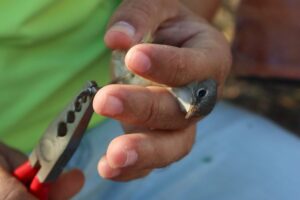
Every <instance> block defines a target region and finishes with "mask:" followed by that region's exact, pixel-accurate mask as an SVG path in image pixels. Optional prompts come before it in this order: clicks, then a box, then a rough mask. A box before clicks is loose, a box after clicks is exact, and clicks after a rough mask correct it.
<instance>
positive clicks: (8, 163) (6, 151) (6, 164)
mask: <svg viewBox="0 0 300 200" xmlns="http://www.w3.org/2000/svg"><path fill="white" fill-rule="evenodd" d="M26 160H27V157H26V156H25V155H24V154H22V153H20V152H18V151H16V150H14V149H12V148H9V147H8V146H6V145H4V144H1V143H0V199H2V200H15V199H23V200H34V199H36V198H35V197H34V196H33V195H32V194H30V193H29V192H28V191H27V188H26V187H25V186H24V185H23V184H22V183H21V182H19V181H18V180H17V179H16V178H15V177H14V176H12V172H13V170H14V169H16V168H17V167H18V166H20V165H21V164H23V163H24V162H25V161H26ZM83 182H84V177H83V174H82V172H81V171H79V170H72V171H69V172H66V173H64V174H62V175H61V176H60V177H59V178H58V180H57V181H55V182H54V183H53V185H52V187H51V189H50V193H49V195H50V196H49V199H50V200H51V199H55V200H63V199H70V198H71V197H72V196H74V195H75V194H76V193H78V192H79V190H80V188H81V187H82V185H83Z"/></svg>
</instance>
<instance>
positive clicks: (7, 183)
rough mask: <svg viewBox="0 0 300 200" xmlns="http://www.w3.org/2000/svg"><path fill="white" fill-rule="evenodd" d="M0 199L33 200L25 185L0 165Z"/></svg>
mask: <svg viewBox="0 0 300 200" xmlns="http://www.w3.org/2000/svg"><path fill="white" fill-rule="evenodd" d="M0 199H3V200H14V199H24V200H35V199H36V198H35V197H33V195H31V194H30V193H29V192H28V191H27V189H26V187H25V186H24V185H23V184H22V183H21V182H20V181H18V180H17V179H16V178H14V177H13V176H12V175H11V174H10V172H8V171H7V170H6V169H4V168H3V167H2V166H0Z"/></svg>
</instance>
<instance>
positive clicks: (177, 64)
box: [169, 52, 187, 85]
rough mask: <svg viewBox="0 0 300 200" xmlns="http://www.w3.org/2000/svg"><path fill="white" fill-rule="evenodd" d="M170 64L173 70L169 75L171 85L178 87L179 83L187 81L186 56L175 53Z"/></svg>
mask: <svg viewBox="0 0 300 200" xmlns="http://www.w3.org/2000/svg"><path fill="white" fill-rule="evenodd" d="M169 63H171V66H172V68H173V69H172V70H171V72H172V73H170V75H169V84H170V85H177V84H178V83H182V82H184V81H185V79H186V77H185V75H186V70H187V63H186V62H185V56H184V54H183V53H179V52H177V53H174V54H173V56H172V57H171V58H170V60H169Z"/></svg>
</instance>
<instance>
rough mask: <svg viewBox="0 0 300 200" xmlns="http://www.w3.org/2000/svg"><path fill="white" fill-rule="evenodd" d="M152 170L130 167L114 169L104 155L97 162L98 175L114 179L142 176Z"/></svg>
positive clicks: (127, 179) (125, 179) (122, 179)
mask: <svg viewBox="0 0 300 200" xmlns="http://www.w3.org/2000/svg"><path fill="white" fill-rule="evenodd" d="M151 171H152V170H151V169H145V170H131V169H114V168H112V167H110V166H109V164H108V162H107V159H106V156H103V157H102V158H101V160H100V161H99V163H98V172H99V174H100V176H102V177H103V178H106V179H111V180H115V181H129V180H133V179H138V178H142V177H144V176H146V175H148V174H149V173H150V172H151Z"/></svg>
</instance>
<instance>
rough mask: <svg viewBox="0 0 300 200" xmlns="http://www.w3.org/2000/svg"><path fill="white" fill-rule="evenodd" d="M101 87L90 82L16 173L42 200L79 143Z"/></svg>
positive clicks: (58, 118)
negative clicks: (95, 96) (94, 99)
mask: <svg viewBox="0 0 300 200" xmlns="http://www.w3.org/2000/svg"><path fill="white" fill-rule="evenodd" d="M98 89H99V88H98V86H97V84H96V83H95V82H93V81H89V82H88V84H87V85H86V86H85V88H84V89H83V90H81V91H80V92H79V93H78V94H77V95H76V96H75V98H74V99H73V100H72V101H71V102H70V103H69V104H68V105H67V106H66V108H65V109H64V110H63V111H62V112H61V113H60V114H59V115H58V117H56V118H55V119H54V121H53V122H52V123H50V125H49V126H48V128H47V129H46V131H45V132H44V134H43V135H42V137H41V138H40V141H39V143H38V144H37V145H36V147H35V148H34V149H33V151H32V153H31V154H30V155H29V157H28V161H27V162H25V163H24V164H23V165H21V166H20V167H18V168H17V169H16V170H15V171H14V173H13V174H14V176H15V177H16V178H17V179H19V180H20V181H21V182H22V183H24V184H25V185H26V187H27V188H28V190H29V191H30V192H31V193H32V194H33V195H34V196H36V197H37V198H38V199H39V200H47V199H48V198H49V189H50V186H51V183H53V182H55V180H57V178H58V177H59V176H60V174H61V173H62V171H63V169H64V167H65V166H66V164H67V163H68V161H69V160H70V159H71V157H72V155H73V154H74V152H75V151H76V149H77V147H78V146H79V144H80V141H81V139H82V137H83V135H84V133H85V130H86V128H87V126H88V124H89V121H90V119H91V117H92V114H93V112H94V111H93V107H92V103H93V98H94V95H95V94H96V92H97V91H98Z"/></svg>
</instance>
